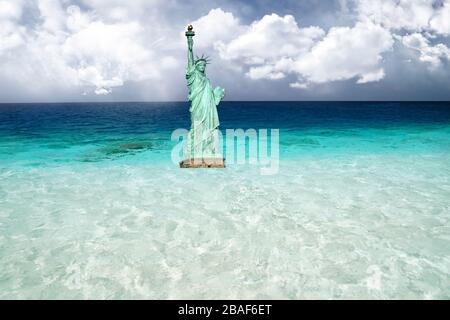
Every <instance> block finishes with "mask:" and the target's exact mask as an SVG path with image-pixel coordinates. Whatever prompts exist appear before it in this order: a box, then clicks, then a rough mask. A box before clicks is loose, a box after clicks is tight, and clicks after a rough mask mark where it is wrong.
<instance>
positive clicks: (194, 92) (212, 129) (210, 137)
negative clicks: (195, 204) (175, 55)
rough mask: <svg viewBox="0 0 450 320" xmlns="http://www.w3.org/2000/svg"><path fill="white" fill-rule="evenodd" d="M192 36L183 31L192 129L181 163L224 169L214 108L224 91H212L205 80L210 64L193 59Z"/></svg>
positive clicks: (181, 164)
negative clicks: (186, 55)
mask: <svg viewBox="0 0 450 320" xmlns="http://www.w3.org/2000/svg"><path fill="white" fill-rule="evenodd" d="M194 35H195V33H194V31H193V27H192V25H189V26H188V31H187V32H186V37H187V43H188V65H187V70H186V80H187V86H188V89H189V96H188V99H189V101H190V102H191V107H190V109H189V111H190V113H191V129H190V131H189V135H188V139H187V148H186V151H185V157H186V160H184V161H182V162H181V163H180V166H181V167H183V168H187V167H202V168H208V167H215V168H218V167H219V168H223V167H224V159H223V156H222V150H220V149H221V148H220V143H219V132H218V129H219V116H218V114H217V105H218V104H219V103H220V101H221V100H222V99H223V97H224V96H225V90H224V89H222V88H220V87H216V88H215V89H213V87H212V86H211V83H210V82H209V79H208V78H207V77H206V74H205V69H206V65H207V64H208V63H209V62H208V58H207V57H204V56H203V55H202V56H201V57H200V58H199V57H197V58H196V59H194V54H193V51H192V47H193V44H194V40H193V37H194Z"/></svg>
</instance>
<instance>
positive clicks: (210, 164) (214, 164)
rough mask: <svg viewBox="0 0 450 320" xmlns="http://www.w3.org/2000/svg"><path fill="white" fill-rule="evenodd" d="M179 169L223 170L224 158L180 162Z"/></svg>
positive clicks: (194, 159)
mask: <svg viewBox="0 0 450 320" xmlns="http://www.w3.org/2000/svg"><path fill="white" fill-rule="evenodd" d="M180 168H225V159H224V158H193V159H186V160H183V161H181V162H180Z"/></svg>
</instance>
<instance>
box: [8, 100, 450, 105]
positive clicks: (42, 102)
mask: <svg viewBox="0 0 450 320" xmlns="http://www.w3.org/2000/svg"><path fill="white" fill-rule="evenodd" d="M227 102H233V103H234V102H386V103H388V102H450V100H226V101H222V103H227ZM88 103H92V104H108V103H189V101H187V100H153V101H133V100H128V101H126V100H124V101H32V102H24V101H22V102H0V105H5V104H88Z"/></svg>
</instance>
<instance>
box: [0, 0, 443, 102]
mask: <svg viewBox="0 0 450 320" xmlns="http://www.w3.org/2000/svg"><path fill="white" fill-rule="evenodd" d="M190 23H192V24H193V26H194V30H195V32H196V36H195V37H194V54H196V55H199V56H200V55H201V54H206V55H208V56H209V57H210V58H211V60H212V61H211V64H210V65H208V67H207V70H206V72H207V75H208V78H209V79H210V80H211V82H212V84H213V86H217V85H219V86H221V87H223V88H225V90H226V100H230V101H233V100H234V101H236V100H253V101H264V100H271V101H273V100H278V101H281V100H377V101H381V100H391V101H392V100H450V61H449V60H450V0H379V1H373V0H321V1H313V0H278V1H268V0H259V1H243V0H228V1H218V0H209V1H203V0H190V1H186V0H185V1H181V0H0V103H2V102H72V101H73V102H87V101H99V102H101V101H183V100H186V99H187V87H186V79H185V70H186V63H187V45H186V37H185V36H184V31H185V29H186V26H187V25H188V24H190Z"/></svg>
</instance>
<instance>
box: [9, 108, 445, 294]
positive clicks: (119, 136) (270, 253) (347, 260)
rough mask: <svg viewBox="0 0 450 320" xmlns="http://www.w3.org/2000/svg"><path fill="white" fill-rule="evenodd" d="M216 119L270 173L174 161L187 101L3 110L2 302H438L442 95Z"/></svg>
mask: <svg viewBox="0 0 450 320" xmlns="http://www.w3.org/2000/svg"><path fill="white" fill-rule="evenodd" d="M219 116H220V120H221V128H222V129H223V130H225V129H227V128H232V129H237V128H242V129H249V128H254V129H264V128H267V129H271V128H274V129H280V146H279V150H280V164H279V171H278V173H277V174H274V175H268V176H267V175H266V176H265V175H261V174H260V167H258V166H257V165H250V164H244V165H238V164H233V163H231V162H230V164H229V165H228V166H227V168H226V169H208V170H181V169H179V168H178V167H177V166H176V165H175V164H173V163H172V161H171V150H172V148H173V146H174V145H175V144H176V142H174V141H171V139H170V136H171V133H172V131H173V130H175V129H177V128H188V126H189V113H188V104H187V103H111V104H108V103H105V104H2V105H0V299H7V298H12V299H18V298H36V299H44V298H50V299H55V298H63V299H84V298H99V299H112V298H121V299H126V298H131V299H134V298H149V299H184V298H187V299H191V298H193V299H194V298H199V299H202V298H223V299H232V298H248V299H270V298H276V299H312V298H322V299H328V298H336V299H344V298H350V299H352V298H363V299H385V298H400V299H408V298H418V299H430V298H431V299H449V298H450V289H449V288H450V222H449V220H450V103H426V102H414V103H409V102H408V103H407V102H405V103H377V102H370V103H356V102H355V103H348V102H316V103H307V102H225V103H223V104H221V106H220V108H219Z"/></svg>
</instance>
